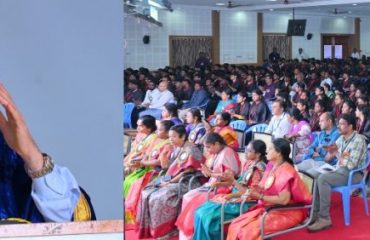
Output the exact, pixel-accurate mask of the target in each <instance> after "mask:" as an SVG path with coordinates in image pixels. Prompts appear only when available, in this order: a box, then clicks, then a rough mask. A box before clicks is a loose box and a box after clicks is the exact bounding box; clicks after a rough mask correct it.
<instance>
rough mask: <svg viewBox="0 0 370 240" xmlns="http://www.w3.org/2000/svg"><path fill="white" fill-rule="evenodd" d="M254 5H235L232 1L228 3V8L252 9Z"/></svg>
mask: <svg viewBox="0 0 370 240" xmlns="http://www.w3.org/2000/svg"><path fill="white" fill-rule="evenodd" d="M250 6H252V4H234V3H233V2H232V1H228V2H227V5H226V7H227V8H236V7H250Z"/></svg>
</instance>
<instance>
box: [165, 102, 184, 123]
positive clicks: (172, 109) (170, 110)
mask: <svg viewBox="0 0 370 240" xmlns="http://www.w3.org/2000/svg"><path fill="white" fill-rule="evenodd" d="M177 111H178V108H177V105H176V104H175V103H166V104H165V105H164V107H163V110H162V120H171V121H172V122H173V123H174V124H175V125H179V124H182V121H181V120H180V118H179V116H178V115H177Z"/></svg>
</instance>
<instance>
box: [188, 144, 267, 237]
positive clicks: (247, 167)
mask: <svg viewBox="0 0 370 240" xmlns="http://www.w3.org/2000/svg"><path fill="white" fill-rule="evenodd" d="M245 150H246V159H245V161H244V163H243V167H242V171H241V174H240V176H239V178H238V179H237V180H235V178H234V176H233V175H232V174H227V173H229V172H227V173H225V176H224V177H222V182H220V183H215V185H216V186H218V185H222V184H225V185H229V186H232V187H233V189H232V192H231V193H230V194H217V195H216V196H215V197H213V198H212V199H211V200H210V201H207V202H206V203H204V204H203V205H201V206H200V207H199V208H198V209H197V210H196V211H195V217H194V237H193V238H194V239H198V240H216V239H221V235H220V234H221V227H223V226H221V206H222V204H224V219H225V221H229V220H231V219H233V218H236V217H237V216H239V214H240V204H241V202H242V198H241V197H242V196H243V194H244V193H245V192H246V190H247V188H250V187H252V186H255V185H257V184H259V182H260V181H261V179H262V176H263V173H264V171H265V168H266V165H265V163H266V144H265V143H264V142H263V141H261V140H255V141H252V142H251V143H249V144H248V146H247V147H246V149H245ZM254 204H255V201H253V202H252V201H247V202H246V203H245V204H244V206H243V212H245V211H246V210H248V208H249V207H251V206H253V205H254Z"/></svg>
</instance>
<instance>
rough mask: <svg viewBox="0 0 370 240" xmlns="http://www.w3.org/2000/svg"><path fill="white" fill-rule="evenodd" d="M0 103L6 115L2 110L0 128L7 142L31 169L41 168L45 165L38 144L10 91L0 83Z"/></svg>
mask: <svg viewBox="0 0 370 240" xmlns="http://www.w3.org/2000/svg"><path fill="white" fill-rule="evenodd" d="M0 104H1V105H2V106H3V107H4V109H5V113H6V116H4V114H3V113H2V112H0V130H1V132H2V134H3V136H4V139H5V141H6V143H7V144H8V145H9V147H11V148H12V149H13V150H14V151H16V152H17V153H18V154H19V155H20V156H21V157H22V158H23V160H24V162H25V164H26V166H27V168H29V169H30V170H39V169H41V168H42V166H43V157H42V154H41V151H40V150H39V148H38V146H37V144H36V143H35V141H34V140H33V138H32V135H31V133H30V131H29V130H28V127H27V125H26V122H25V121H24V119H23V116H22V114H21V113H20V112H19V110H18V109H17V107H16V106H15V103H14V102H13V99H12V97H11V96H10V94H9V92H8V91H7V90H6V89H5V87H4V85H3V84H0Z"/></svg>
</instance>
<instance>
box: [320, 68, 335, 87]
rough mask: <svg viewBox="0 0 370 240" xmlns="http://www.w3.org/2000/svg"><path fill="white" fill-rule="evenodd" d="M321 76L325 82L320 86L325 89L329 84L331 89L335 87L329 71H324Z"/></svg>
mask: <svg viewBox="0 0 370 240" xmlns="http://www.w3.org/2000/svg"><path fill="white" fill-rule="evenodd" d="M321 76H322V77H323V78H324V80H322V81H321V83H320V86H321V87H324V84H325V83H327V84H329V86H330V87H332V85H333V80H331V78H330V75H329V72H328V71H327V70H323V71H322V72H321Z"/></svg>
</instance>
